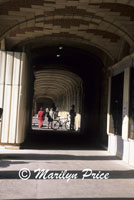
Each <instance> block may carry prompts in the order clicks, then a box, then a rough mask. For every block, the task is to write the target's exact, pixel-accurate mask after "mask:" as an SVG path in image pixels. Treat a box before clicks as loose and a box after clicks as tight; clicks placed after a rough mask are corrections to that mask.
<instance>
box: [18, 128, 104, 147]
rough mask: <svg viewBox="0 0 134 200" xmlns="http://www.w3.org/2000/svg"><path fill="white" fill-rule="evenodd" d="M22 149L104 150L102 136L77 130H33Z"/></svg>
mask: <svg viewBox="0 0 134 200" xmlns="http://www.w3.org/2000/svg"><path fill="white" fill-rule="evenodd" d="M106 145H107V144H106ZM21 149H51V150H52V149H53V150H58V149H65V150H71V149H72V150H73V149H75V150H85V149H87V150H91V149H92V150H93V149H94V150H102V145H101V142H100V138H95V137H92V136H90V137H89V136H87V135H82V134H79V133H76V132H64V131H40V130H36V131H35V130H32V131H31V132H30V133H29V134H28V135H27V138H26V140H25V142H24V143H23V144H22V145H21Z"/></svg>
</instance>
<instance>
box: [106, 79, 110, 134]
mask: <svg viewBox="0 0 134 200" xmlns="http://www.w3.org/2000/svg"><path fill="white" fill-rule="evenodd" d="M110 103H111V77H109V85H108V108H107V134H109V133H110Z"/></svg>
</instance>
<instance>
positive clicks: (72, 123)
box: [69, 105, 76, 130]
mask: <svg viewBox="0 0 134 200" xmlns="http://www.w3.org/2000/svg"><path fill="white" fill-rule="evenodd" d="M74 108H75V106H74V105H72V108H71V110H70V112H69V114H70V119H71V123H70V130H74V122H75V116H76V112H75V110H74Z"/></svg>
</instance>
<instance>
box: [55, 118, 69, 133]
mask: <svg viewBox="0 0 134 200" xmlns="http://www.w3.org/2000/svg"><path fill="white" fill-rule="evenodd" d="M58 117H59V119H57V120H54V121H53V129H54V130H57V129H59V128H62V129H66V130H70V119H69V117H68V115H67V118H62V117H60V116H58Z"/></svg>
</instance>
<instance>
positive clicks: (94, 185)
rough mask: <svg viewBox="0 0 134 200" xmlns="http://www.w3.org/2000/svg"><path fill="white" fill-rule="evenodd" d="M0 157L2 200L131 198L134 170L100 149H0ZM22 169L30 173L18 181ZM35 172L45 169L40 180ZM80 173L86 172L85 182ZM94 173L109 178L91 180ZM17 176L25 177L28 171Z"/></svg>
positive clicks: (133, 189)
mask: <svg viewBox="0 0 134 200" xmlns="http://www.w3.org/2000/svg"><path fill="white" fill-rule="evenodd" d="M0 155H1V156H0V157H1V159H0V199H3V200H4V199H16V200H19V199H23V200H24V199H25V200H26V199H32V200H34V199H45V200H46V199H48V200H63V199H64V200H71V199H73V200H76V199H80V200H87V199H89V200H91V199H93V200H102V199H105V200H106V199H109V200H110V199H112V200H116V199H120V200H130V199H134V169H132V168H131V167H128V166H127V165H126V164H124V163H123V162H122V161H121V160H119V159H118V158H116V157H115V156H112V155H109V154H108V153H107V151H106V150H103V149H97V150H94V149H92V148H89V149H85V150H84V149H81V150H80V149H70V150H69V149H67V150H66V149H61V150H58V149H57V150H55V149H53V150H50V149H49V150H47V149H45V150H43V149H35V150H32V149H25V150H24V149H21V150H3V149H1V150H0ZM22 168H27V169H29V170H30V172H31V176H30V178H29V179H28V180H21V179H20V178H19V175H18V173H19V170H21V169H22ZM36 169H40V170H43V169H44V176H43V177H40V179H39V177H38V178H37V179H35V177H36V175H37V172H36V173H35V172H34V171H35V170H36ZM46 170H48V171H46ZM66 170H67V171H66ZM83 170H86V172H87V178H85V177H84V180H82V178H83V176H84V174H85V173H86V172H82V171H83ZM91 171H92V173H91ZM54 173H56V175H55V176H54ZM67 173H68V175H67ZM95 173H96V174H98V173H99V174H98V176H97V178H101V177H104V175H105V176H106V177H108V174H107V173H109V178H108V179H94V178H95V177H96V175H95ZM102 173H104V174H102ZM106 174H107V175H106ZM20 175H21V176H23V178H27V175H28V172H26V171H24V173H20ZM73 175H74V176H73ZM100 175H101V176H100ZM85 176H86V174H85ZM56 177H57V179H56ZM69 177H72V179H70V180H69ZM93 177H94V178H93ZM106 177H105V178H106ZM75 178H76V179H75Z"/></svg>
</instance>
